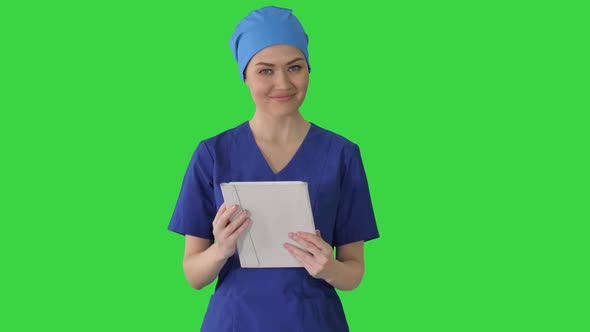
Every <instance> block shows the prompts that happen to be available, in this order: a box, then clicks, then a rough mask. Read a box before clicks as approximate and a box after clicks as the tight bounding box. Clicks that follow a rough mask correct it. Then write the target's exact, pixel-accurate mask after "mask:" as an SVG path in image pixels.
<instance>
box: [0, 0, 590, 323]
mask: <svg viewBox="0 0 590 332" xmlns="http://www.w3.org/2000/svg"><path fill="white" fill-rule="evenodd" d="M579 3H580V4H581V3H583V2H579ZM265 5H278V6H285V7H289V8H293V9H294V14H295V15H297V16H298V17H299V18H300V20H301V21H302V23H303V25H304V26H305V28H306V30H307V32H308V34H309V37H310V45H309V52H310V63H311V66H312V68H313V69H312V73H311V81H310V88H309V93H308V97H307V99H306V101H305V103H304V105H303V107H302V109H301V111H302V113H303V115H304V117H305V118H306V119H307V120H309V121H311V122H314V123H315V124H317V125H319V126H322V127H325V128H327V129H330V130H332V131H335V132H337V133H339V134H342V135H344V136H345V137H347V138H349V139H350V140H352V141H354V142H355V143H357V144H359V146H360V148H361V151H362V156H363V161H364V163H365V168H366V172H367V176H368V179H369V183H370V189H371V194H372V198H373V204H374V209H375V214H376V217H377V221H378V226H379V230H380V233H381V238H380V239H378V240H375V241H370V242H368V243H367V244H366V246H365V247H366V266H367V268H366V274H365V277H364V280H363V283H362V284H361V286H360V287H359V288H358V289H357V290H354V291H352V292H340V295H341V297H342V301H343V303H344V306H345V312H346V314H347V317H348V321H349V324H350V327H351V330H352V331H588V330H590V318H589V317H590V316H589V315H588V312H589V311H588V309H589V308H590V303H589V295H590V294H589V292H588V280H589V273H588V258H589V256H588V253H589V250H588V249H589V248H588V222H589V221H590V218H589V217H590V214H589V208H588V205H589V197H590V195H589V193H588V188H589V187H588V185H589V181H588V169H589V165H588V150H589V146H588V143H589V139H588V116H587V113H588V110H590V107H589V102H588V87H589V84H588V77H589V76H588V59H589V58H590V57H589V54H588V50H587V46H588V31H589V29H588V10H587V8H585V7H583V6H582V5H579V4H577V3H574V2H568V1H559V2H557V1H556V2H555V3H551V2H537V1H535V2H533V1H528V2H523V1H505V2H496V1H465V2H455V1H451V2H448V1H431V2H412V1H406V2H395V1H382V2H380V1H370V0H369V1H362V2H350V3H347V2H336V1H275V2H267V1H233V2H221V1H220V2H213V1H209V2H198V1H166V2H164V1H161V2H155V1H54V2H49V1H45V2H27V3H22V4H20V5H16V4H14V3H13V4H11V3H8V2H3V3H2V4H0V57H1V61H0V84H1V86H0V88H1V90H0V138H1V150H0V151H1V156H2V161H1V167H2V171H1V172H0V173H1V174H0V181H1V182H0V187H1V189H0V190H1V193H2V197H1V198H2V200H1V203H0V204H1V210H0V211H1V212H0V218H1V223H0V225H1V226H0V227H1V229H0V237H1V238H0V252H1V262H2V271H3V272H2V274H1V278H2V280H1V283H0V288H1V289H0V290H1V295H0V298H1V300H0V301H1V303H2V309H1V310H2V314H1V315H2V317H3V318H2V319H1V320H0V329H1V330H3V331H40V330H62V331H141V330H143V331H195V330H198V327H199V325H200V322H201V320H202V317H203V315H204V313H205V310H206V305H207V302H208V299H209V296H210V295H211V293H212V292H213V285H211V286H209V287H207V288H206V289H204V290H201V291H196V290H193V289H191V288H190V286H189V285H188V284H187V282H186V281H185V279H184V276H183V272H182V263H181V262H182V253H183V245H184V242H183V238H182V237H181V236H179V235H176V234H174V233H171V232H169V231H167V230H166V227H167V224H168V221H169V219H170V216H171V214H172V211H173V208H174V205H175V202H176V198H177V195H178V192H179V189H180V185H181V181H182V178H183V175H184V172H185V170H186V167H187V164H188V161H189V158H190V156H191V154H192V152H193V151H194V149H195V147H196V145H197V144H198V142H199V141H200V140H202V139H205V138H208V137H211V136H213V135H215V134H217V133H219V132H221V131H223V130H226V129H228V128H231V127H234V126H236V125H238V124H239V123H241V122H243V121H246V120H248V119H249V118H250V117H251V116H252V114H253V109H254V108H253V104H252V101H251V99H250V96H249V92H248V89H247V88H246V87H245V85H244V84H243V83H242V82H241V81H240V79H239V76H238V71H237V66H236V64H235V63H234V61H233V58H232V55H231V51H230V48H229V46H228V39H229V36H230V35H231V33H232V31H233V28H234V27H235V25H236V24H237V22H238V21H239V20H240V19H241V18H242V17H244V16H245V15H247V13H248V12H249V11H250V10H253V9H256V8H259V7H262V6H265Z"/></svg>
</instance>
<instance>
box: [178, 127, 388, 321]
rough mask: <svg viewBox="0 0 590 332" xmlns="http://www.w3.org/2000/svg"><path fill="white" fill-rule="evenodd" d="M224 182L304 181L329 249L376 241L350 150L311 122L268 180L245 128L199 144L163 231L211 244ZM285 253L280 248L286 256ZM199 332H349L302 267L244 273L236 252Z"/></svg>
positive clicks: (355, 153) (331, 300)
mask: <svg viewBox="0 0 590 332" xmlns="http://www.w3.org/2000/svg"><path fill="white" fill-rule="evenodd" d="M230 181H305V182H307V183H308V188H309V194H310V200H311V206H312V211H313V216H314V221H315V224H316V228H318V229H319V230H320V231H321V234H322V237H323V239H324V240H325V241H326V242H328V243H329V244H331V245H332V246H341V245H344V244H348V243H352V242H356V241H363V240H364V241H368V240H371V239H374V238H377V237H379V233H378V230H377V226H376V223H375V217H374V214H373V208H372V204H371V198H370V195H369V188H368V185H367V179H366V176H365V171H364V168H363V164H362V160H361V155H360V151H359V148H358V146H357V145H355V144H354V143H352V142H350V141H348V140H347V139H345V138H343V137H342V136H339V135H337V134H334V133H332V132H330V131H328V130H325V129H323V128H321V127H319V126H316V125H315V124H313V123H312V125H311V128H310V130H309V132H308V134H307V136H306V137H305V139H304V141H303V143H302V145H301V147H300V148H299V150H298V151H297V152H296V153H295V155H294V157H293V159H292V160H291V161H290V162H289V163H288V164H287V166H286V167H285V168H283V169H282V170H281V171H280V172H279V173H277V174H275V173H274V172H273V171H272V169H271V168H270V167H269V165H268V163H267V162H266V160H265V159H264V156H263V155H262V153H261V151H260V150H259V148H258V146H257V145H256V142H255V140H254V136H253V134H252V131H251V129H250V125H249V123H248V122H244V123H242V124H240V125H239V126H237V127H235V128H232V129H230V130H228V131H225V132H223V133H221V134H219V135H217V136H215V137H212V138H210V139H207V140H204V141H202V142H200V143H199V145H198V147H197V149H196V150H195V152H194V154H193V156H192V158H191V161H190V164H189V167H188V170H187V172H186V174H185V177H184V181H183V184H182V188H181V191H180V195H179V198H178V202H177V205H176V208H175V210H174V213H173V216H172V220H171V221H170V224H169V226H168V228H169V229H170V230H172V231H174V232H177V233H180V234H190V235H193V236H197V237H201V238H206V239H213V234H212V232H213V229H212V225H211V223H212V221H213V219H214V218H215V214H216V211H217V209H219V208H220V206H221V204H222V203H223V197H222V194H221V190H220V186H219V184H220V183H222V182H230ZM285 250H286V249H285ZM202 331H248V332H251V331H287V332H288V331H306V332H312V331H323V332H325V331H338V332H342V331H348V326H347V323H346V318H345V315H344V311H343V309H342V305H341V303H340V299H339V298H338V295H337V293H336V291H335V290H334V288H333V287H332V286H331V285H330V284H328V283H327V282H325V281H323V280H319V279H315V278H313V277H311V276H310V275H309V273H308V272H307V271H306V270H305V269H304V268H272V269H252V268H247V269H243V268H241V267H240V261H239V256H238V253H236V254H235V255H234V256H232V257H230V258H229V259H228V261H227V263H226V264H225V265H224V267H223V268H222V270H221V271H220V273H219V278H218V281H217V285H216V289H215V293H214V294H213V296H212V297H211V301H210V303H209V307H208V309H207V313H206V315H205V319H204V321H203V326H202Z"/></svg>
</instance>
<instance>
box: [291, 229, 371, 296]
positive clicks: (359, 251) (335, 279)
mask: <svg viewBox="0 0 590 332" xmlns="http://www.w3.org/2000/svg"><path fill="white" fill-rule="evenodd" d="M289 236H290V237H291V238H292V239H293V240H294V241H296V242H297V243H299V244H301V245H302V246H303V247H304V248H305V249H306V250H307V252H306V251H304V250H301V249H299V248H297V247H295V246H293V245H291V244H288V243H286V244H285V248H287V249H288V250H289V251H290V252H291V254H292V255H293V256H294V257H295V258H296V259H297V260H298V261H299V262H300V263H301V264H302V265H303V267H304V268H305V269H306V270H307V272H309V274H310V275H311V276H313V277H315V278H318V279H324V280H325V281H326V282H328V283H329V284H330V285H332V286H334V288H337V289H340V290H353V289H355V288H357V287H358V285H359V284H360V283H361V280H362V279H363V274H364V272H365V260H364V255H363V249H364V244H365V243H364V241H358V242H353V243H349V244H345V245H342V246H339V247H336V258H334V255H333V251H332V247H331V246H330V245H329V244H328V243H326V242H325V241H324V240H323V239H322V237H321V235H320V231H319V230H318V231H316V234H315V235H314V234H311V233H306V232H297V233H292V234H290V235H289Z"/></svg>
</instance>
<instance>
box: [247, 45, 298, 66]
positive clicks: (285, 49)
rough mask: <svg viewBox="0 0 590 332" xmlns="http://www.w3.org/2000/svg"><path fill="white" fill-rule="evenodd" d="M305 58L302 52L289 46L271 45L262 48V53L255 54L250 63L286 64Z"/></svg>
mask: <svg viewBox="0 0 590 332" xmlns="http://www.w3.org/2000/svg"><path fill="white" fill-rule="evenodd" d="M299 57H300V58H305V56H304V54H303V52H301V50H300V49H299V48H298V47H295V46H291V45H284V44H279V45H272V46H269V47H266V48H264V49H263V50H262V51H260V52H258V53H256V54H255V55H254V56H253V57H252V60H251V62H252V63H256V62H259V61H262V62H268V63H272V64H281V63H287V62H289V61H291V60H293V59H295V58H299Z"/></svg>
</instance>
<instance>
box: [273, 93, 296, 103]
mask: <svg viewBox="0 0 590 332" xmlns="http://www.w3.org/2000/svg"><path fill="white" fill-rule="evenodd" d="M293 97H295V95H294V94H293V95H281V96H272V97H270V98H271V99H272V100H275V101H289V100H291V99H293Z"/></svg>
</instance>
